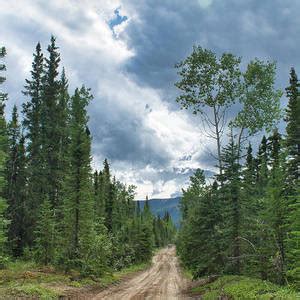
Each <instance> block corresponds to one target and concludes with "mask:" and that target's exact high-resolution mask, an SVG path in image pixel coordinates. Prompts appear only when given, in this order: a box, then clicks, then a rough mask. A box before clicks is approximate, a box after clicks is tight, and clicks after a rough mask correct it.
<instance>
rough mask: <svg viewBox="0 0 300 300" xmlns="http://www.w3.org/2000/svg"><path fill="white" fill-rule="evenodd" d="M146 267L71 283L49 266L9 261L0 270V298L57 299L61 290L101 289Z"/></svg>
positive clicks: (62, 274) (140, 265) (128, 269)
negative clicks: (5, 266)
mask: <svg viewBox="0 0 300 300" xmlns="http://www.w3.org/2000/svg"><path fill="white" fill-rule="evenodd" d="M149 265H150V264H139V265H133V266H131V267H129V268H126V269H123V270H121V271H118V272H115V273H107V274H105V275H104V276H102V277H101V278H89V277H87V278H80V277H78V276H77V277H78V278H79V279H78V280H71V277H72V276H71V274H64V273H63V272H60V271H57V270H55V269H54V268H53V267H41V266H39V265H37V264H35V263H33V262H24V261H16V262H11V263H9V265H8V266H7V269H4V270H0V299H13V298H17V297H31V298H32V297H34V298H38V299H49V300H50V299H58V298H59V296H60V295H62V294H63V290H64V288H68V289H69V288H71V289H74V290H75V291H76V289H82V288H85V287H91V286H95V287H97V288H105V287H107V286H109V285H110V284H112V283H115V282H118V281H120V280H122V278H124V277H126V276H128V275H130V274H132V273H136V272H138V271H141V270H144V269H146V268H147V267H148V266H149ZM75 277H76V276H75Z"/></svg>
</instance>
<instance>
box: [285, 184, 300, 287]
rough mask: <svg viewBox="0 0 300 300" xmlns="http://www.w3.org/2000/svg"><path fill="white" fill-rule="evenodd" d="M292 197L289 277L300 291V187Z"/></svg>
mask: <svg viewBox="0 0 300 300" xmlns="http://www.w3.org/2000/svg"><path fill="white" fill-rule="evenodd" d="M296 192H297V193H296V194H295V195H292V196H290V197H292V198H293V199H291V201H290V204H289V207H288V209H289V217H288V222H289V227H288V237H287V240H286V243H287V265H288V270H287V276H288V279H289V281H290V282H291V283H293V284H294V285H295V286H296V288H298V289H300V187H299V185H298V189H297V190H296Z"/></svg>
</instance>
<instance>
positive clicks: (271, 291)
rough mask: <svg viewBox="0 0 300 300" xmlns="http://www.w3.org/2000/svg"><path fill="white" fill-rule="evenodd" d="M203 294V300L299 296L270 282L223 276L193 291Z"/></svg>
mask: <svg viewBox="0 0 300 300" xmlns="http://www.w3.org/2000/svg"><path fill="white" fill-rule="evenodd" d="M192 292H193V293H195V294H201V299H207V300H210V299H211V300H212V299H218V298H219V297H224V298H227V297H229V298H230V299H249V300H250V299H253V300H254V299H261V300H263V299H265V300H267V299H290V300H292V299H297V298H298V297H299V294H298V293H296V292H295V291H293V290H292V289H289V288H282V287H279V286H277V285H275V284H272V283H270V282H268V281H262V280H259V279H255V278H250V277H244V276H228V275H227V276H222V277H220V278H218V279H217V280H216V281H214V282H212V283H209V284H206V285H204V286H200V287H196V288H194V289H193V290H192Z"/></svg>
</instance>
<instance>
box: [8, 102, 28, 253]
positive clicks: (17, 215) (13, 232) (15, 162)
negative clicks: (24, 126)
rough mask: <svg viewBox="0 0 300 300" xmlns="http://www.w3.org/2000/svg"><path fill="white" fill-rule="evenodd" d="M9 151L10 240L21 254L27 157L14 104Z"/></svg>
mask: <svg viewBox="0 0 300 300" xmlns="http://www.w3.org/2000/svg"><path fill="white" fill-rule="evenodd" d="M8 140H9V153H8V160H7V167H6V180H7V187H6V193H5V194H6V199H7V201H8V210H7V215H8V218H9V219H10V221H11V222H10V225H9V228H8V241H9V245H10V249H11V250H12V254H13V255H14V256H15V257H18V256H21V255H22V252H23V248H24V242H25V228H26V225H27V224H25V218H26V215H25V214H26V211H25V201H26V200H25V199H26V170H25V168H26V165H25V164H26V157H25V145H24V137H23V136H21V133H20V125H19V122H18V113H17V107H16V106H14V108H13V114H12V120H11V122H10V123H9V124H8Z"/></svg>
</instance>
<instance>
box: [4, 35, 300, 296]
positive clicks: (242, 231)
mask: <svg viewBox="0 0 300 300" xmlns="http://www.w3.org/2000/svg"><path fill="white" fill-rule="evenodd" d="M6 55H9V53H8V54H7V53H6V49H5V47H2V48H1V51H0V58H1V62H2V63H1V65H0V71H1V77H0V84H2V83H4V81H5V80H6V78H5V71H6V66H5V56H6ZM176 70H177V72H178V81H177V82H176V83H175V86H176V87H177V89H178V91H179V95H178V96H177V103H178V104H179V105H180V107H181V108H182V109H186V110H188V111H190V112H192V114H194V115H196V116H197V117H199V120H201V122H202V128H203V135H204V136H205V137H206V138H208V139H210V140H211V141H213V143H214V146H215V149H216V151H215V152H214V151H213V149H210V155H211V159H212V160H213V161H215V162H216V166H215V167H216V168H215V170H216V172H215V175H214V176H213V177H210V178H206V177H205V175H204V170H202V169H197V170H196V171H195V172H194V174H193V175H192V176H191V177H190V182H189V186H188V187H187V188H184V189H183V190H182V197H181V199H180V210H181V216H182V218H181V222H180V226H179V228H178V229H177V228H176V226H175V225H174V224H173V221H172V218H171V217H170V214H169V213H168V212H166V213H165V214H164V216H163V217H161V216H159V215H157V216H156V215H154V214H153V213H152V212H151V210H150V207H149V203H148V201H147V200H146V201H145V204H143V205H140V202H139V201H135V195H136V193H135V186H132V185H126V184H125V183H122V182H120V181H119V180H118V179H117V178H115V176H113V174H112V173H113V172H112V171H111V166H110V163H109V161H108V160H107V159H105V160H104V162H103V167H102V168H101V169H99V170H94V169H93V168H92V159H93V158H92V152H91V144H92V133H91V131H90V129H89V126H88V122H89V116H88V110H87V108H88V105H89V103H90V102H91V101H93V96H92V93H91V90H90V89H89V88H87V87H86V86H84V85H82V86H81V87H78V88H76V89H75V91H73V92H71V91H70V88H69V82H68V78H67V71H65V69H64V68H63V67H62V65H61V56H60V52H59V47H58V46H57V44H56V39H55V37H54V36H52V37H51V40H50V43H49V45H48V47H47V48H46V51H44V50H43V49H42V46H41V44H40V43H37V45H36V48H35V51H34V53H33V59H32V67H31V72H30V77H29V78H27V79H25V81H24V88H23V91H22V93H23V96H24V102H23V105H22V107H21V108H18V107H17V106H16V105H15V106H14V107H13V110H12V114H11V116H10V117H6V114H5V104H6V102H7V101H14V99H10V98H9V95H8V94H7V93H5V92H1V94H0V279H1V282H2V283H3V282H4V283H5V284H6V283H7V282H14V280H17V279H16V278H15V277H14V276H16V274H21V275H20V277H19V278H18V280H20V278H21V279H22V280H23V281H21V283H20V282H19V283H20V285H21V286H22V288H21V289H22V293H21V294H18V292H17V291H16V290H15V289H13V288H12V287H11V286H10V287H9V288H10V290H9V293H10V292H12V291H13V293H17V294H13V295H18V296H19V295H21V296H24V293H25V295H29V294H30V293H33V294H34V295H39V296H41V298H43V297H44V299H52V298H53V299H55V296H58V294H51V293H50V294H49V293H48V290H47V292H45V290H42V291H40V290H39V289H40V288H41V285H40V280H41V276H42V275H41V274H44V275H43V276H46V275H45V274H47V276H48V275H49V274H52V275H51V276H54V275H55V276H61V277H58V278H60V279H59V280H61V278H66V277H62V276H68V280H69V281H68V282H69V284H72V285H73V286H74V285H80V284H82V281H80V280H86V279H88V280H92V281H94V282H96V283H97V284H98V285H99V284H100V283H101V284H102V283H103V281H105V280H106V279H105V280H104V278H107V276H108V275H111V276H113V275H112V274H115V273H116V272H126V271H125V270H126V269H127V268H135V267H138V266H140V265H142V268H144V269H145V268H150V269H148V270H149V271H148V272H149V274H152V273H153V274H154V275H153V279H151V278H150V277H151V276H150V275H149V274H148V273H142V275H141V276H142V278H143V276H144V275H145V274H148V275H149V278H150V279H151V280H153V281H151V282H149V286H150V288H149V290H145V291H144V295H148V294H149V293H150V292H149V291H151V293H156V292H157V293H158V294H160V293H162V294H163V292H161V291H160V290H159V288H158V287H157V286H159V284H157V280H158V279H159V281H161V282H165V281H164V280H166V282H165V284H166V286H167V288H165V289H164V291H166V290H167V291H168V294H167V295H169V296H168V297H169V299H185V298H172V297H175V296H174V295H176V297H177V296H178V295H179V293H180V294H183V293H184V291H185V290H186V289H187V287H186V285H185V282H186V281H187V279H186V278H184V275H183V273H184V272H186V273H187V274H191V276H192V278H193V280H194V281H196V282H197V280H199V278H200V279H201V278H213V277H216V278H223V277H222V276H245V277H240V278H246V277H247V278H250V279H251V278H254V279H255V278H259V279H261V280H262V282H271V283H274V284H275V285H274V286H272V288H269V290H268V291H267V292H268V293H272V289H273V290H274V289H277V288H278V289H281V287H278V286H284V287H287V288H288V289H292V290H293V291H296V290H299V289H300V185H299V173H300V90H299V89H300V82H299V81H298V78H297V74H296V71H295V69H294V68H291V71H290V75H289V86H287V87H286V89H285V96H286V98H287V106H286V107H285V106H284V105H282V103H281V101H282V98H283V95H284V93H283V92H282V91H281V90H279V89H276V88H275V79H276V64H275V63H274V62H270V61H263V60H259V59H253V60H251V61H250V62H248V64H245V62H243V61H242V59H241V58H240V57H237V56H235V55H234V54H231V53H223V54H221V55H217V54H216V53H214V52H212V51H211V50H208V49H204V48H202V47H200V46H194V48H193V51H192V53H191V54H190V55H189V56H188V57H186V59H184V60H183V61H182V62H180V63H178V64H177V65H176ZM279 124H284V128H282V126H281V127H280V128H279V127H278V125H279ZM259 137H261V141H260V142H257V141H258V138H259ZM171 244H176V254H177V256H178V260H179V262H177V257H176V254H175V250H174V249H175V247H173V246H172V245H171ZM153 257H154V258H153ZM152 259H153V265H152V267H150V266H151V260H152ZM157 261H158V262H157ZM155 263H156V264H157V265H155ZM28 264H29V265H30V266H31V267H30V268H29V269H30V270H32V268H33V269H34V270H35V271H28V270H27V266H28ZM24 266H25V267H24ZM32 266H34V267H32ZM18 268H19V270H18ZM22 268H23V269H22ZM156 268H157V269H156ZM20 269H22V271H20ZM7 270H8V273H7V272H6V271H7ZM9 270H11V272H12V273H9ZM36 270H38V271H36ZM39 270H46V271H39ZM157 270H158V271H157ZM164 270H173V271H172V272H173V273H172V272H171V271H170V274H169V275H170V280H173V277H172V276H174V278H175V279H174V280H178V289H179V287H180V290H176V289H175V290H174V289H173V290H171V289H170V290H169V286H170V285H171V283H170V282H171V281H170V280H169V281H167V280H168V276H169V275H166V274H165V273H163V271H164ZM181 270H183V271H181ZM2 271H3V272H2ZM1 272H2V273H1ZM18 272H19V273H18ZM9 274H10V275H9ZM148 275H147V276H148ZM18 276H19V275H18ZM137 276H139V275H137ZM145 276H146V275H145ZM147 276H146V277H147ZM156 276H157V278H155V277H156ZM159 276H161V277H159ZM146 277H145V278H146ZM28 278H29V279H28ZM32 278H33V279H32ZM47 278H49V277H47ZM234 278H237V277H234ZM35 279H37V283H36V282H35V283H36V284H37V286H34V290H33V285H32V282H33V281H32V280H35ZM250 279H249V280H250ZM26 280H29V282H30V284H31V285H26V284H25V285H24V282H25V281H26ZM30 280H31V281H30ZM47 280H50V279H47ZM64 280H66V279H64ZM101 280H102V281H101ZM247 280H248V279H247ZM74 281H75V282H76V283H74ZM9 284H10V283H8V284H7V285H9ZM145 286H146V285H145ZM161 286H162V287H163V284H161ZM176 286H177V285H176ZM275 286H276V288H275ZM25 287H26V288H27V290H26V291H25ZM105 287H106V286H105ZM43 288H45V287H43ZM162 289H163V288H162ZM222 289H223V286H222ZM270 289H271V291H270ZM124 290H126V291H129V292H130V293H132V286H131V284H130V282H129V284H128V287H126V288H124ZM2 291H3V290H2ZM24 291H25V292H24ZM280 291H281V290H280ZM6 292H7V290H6ZM19 292H20V290H19ZM44 292H45V294H43V293H44ZM129 292H128V294H126V295H132V294H130V293H129ZM273 292H274V291H273ZM0 293H1V284H0ZM26 293H28V294H26ZM117 293H118V291H117V292H116V294H115V295H118V294H117ZM151 293H150V294H151ZM172 293H173V294H172ZM259 293H263V291H261V290H259ZM9 295H12V294H9ZM30 295H31V294H30ZM43 295H44V296H43ZM99 295H100V294H99ZM99 295H98V298H95V299H102V296H99ZM124 295H125V294H124ZM170 295H173V296H170ZM276 295H277V294H276ZM286 295H287V294H286ZM293 295H296V294H293ZM42 296H43V297H42ZM219 296H220V295H219V294H218V297H219ZM227 296H228V295H227ZM109 297H110V296H108V297H106V298H105V297H103V299H112V298H109ZM120 297H121V298H122V296H120ZM132 297H134V296H132ZM132 297H131V296H130V297H129V296H128V299H131V298H132ZM145 297H146V296H145ZM228 297H229V296H228ZM232 297H233V298H232V299H243V296H242V298H236V297H235V296H232ZM270 297H271V298H264V299H282V298H276V296H275V298H273V296H270ZM293 297H294V296H292V297H291V298H289V299H293ZM0 298H1V297H0ZM125 298H126V297H125ZM125 298H123V299H125ZM91 299H92V298H91ZM126 299H127V298H126ZM151 299H152V298H151ZM153 299H156V298H155V297H153ZM189 299H190V298H189ZM195 299H197V298H195ZM205 299H206V298H205ZM207 299H219V298H207ZM222 299H223V298H222ZM224 299H229V298H224ZM230 299H231V298H230ZM249 299H261V298H249Z"/></svg>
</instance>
